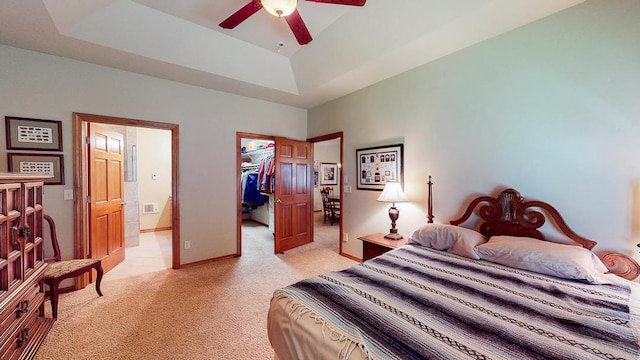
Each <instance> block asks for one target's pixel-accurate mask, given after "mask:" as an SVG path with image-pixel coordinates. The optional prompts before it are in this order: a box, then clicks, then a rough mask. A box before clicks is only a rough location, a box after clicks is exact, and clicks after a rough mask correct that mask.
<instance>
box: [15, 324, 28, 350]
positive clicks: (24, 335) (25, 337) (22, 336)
mask: <svg viewBox="0 0 640 360" xmlns="http://www.w3.org/2000/svg"><path fill="white" fill-rule="evenodd" d="M19 336H20V337H19V338H18V341H17V345H18V347H20V346H22V345H23V344H24V343H26V342H27V341H29V328H26V329H24V330H22V331H21V332H20V335H19Z"/></svg>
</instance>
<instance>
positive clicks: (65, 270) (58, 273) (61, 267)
mask: <svg viewBox="0 0 640 360" xmlns="http://www.w3.org/2000/svg"><path fill="white" fill-rule="evenodd" d="M44 219H45V220H46V221H47V223H49V233H50V234H51V245H52V246H53V257H51V258H45V259H44V261H45V262H47V263H48V265H47V268H46V269H45V272H44V283H45V284H47V286H49V297H50V298H51V313H52V317H53V319H57V318H58V296H59V295H60V293H59V289H58V286H59V285H60V283H61V282H62V281H63V280H65V279H71V278H75V277H76V276H80V275H83V274H85V273H87V272H89V271H91V270H92V269H95V270H96V272H97V273H98V277H97V278H96V291H97V292H98V295H100V296H102V291H100V282H101V281H102V275H103V270H102V260H100V259H72V260H64V261H61V258H62V257H61V255H60V245H59V244H58V236H57V235H56V224H55V222H54V221H53V219H52V218H51V217H50V216H49V215H46V214H45V215H44Z"/></svg>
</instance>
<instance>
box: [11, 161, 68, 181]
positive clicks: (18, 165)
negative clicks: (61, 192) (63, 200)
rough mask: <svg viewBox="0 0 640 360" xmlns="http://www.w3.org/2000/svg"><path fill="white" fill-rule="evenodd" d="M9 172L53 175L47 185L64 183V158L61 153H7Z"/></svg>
mask: <svg viewBox="0 0 640 360" xmlns="http://www.w3.org/2000/svg"><path fill="white" fill-rule="evenodd" d="M7 156H8V165H9V172H17V173H21V174H42V175H48V176H52V177H51V178H49V179H46V180H45V181H44V183H45V185H64V158H63V156H62V155H61V154H58V155H53V154H27V153H13V154H7Z"/></svg>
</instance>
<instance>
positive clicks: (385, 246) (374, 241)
mask: <svg viewBox="0 0 640 360" xmlns="http://www.w3.org/2000/svg"><path fill="white" fill-rule="evenodd" d="M358 240H362V260H363V261H367V260H369V259H373V258H374V257H376V256H379V255H382V254H384V253H386V252H387V251H389V250H393V249H396V248H399V247H400V246H402V245H406V244H407V239H401V240H391V239H386V238H385V237H384V234H382V233H376V234H371V235H365V236H361V237H359V238H358Z"/></svg>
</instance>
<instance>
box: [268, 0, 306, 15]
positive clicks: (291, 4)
mask: <svg viewBox="0 0 640 360" xmlns="http://www.w3.org/2000/svg"><path fill="white" fill-rule="evenodd" d="M260 3H261V4H262V7H263V8H265V10H267V11H268V12H269V14H271V15H274V16H289V15H291V13H292V12H293V11H294V10H295V9H296V5H298V1H297V0H261V1H260Z"/></svg>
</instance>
